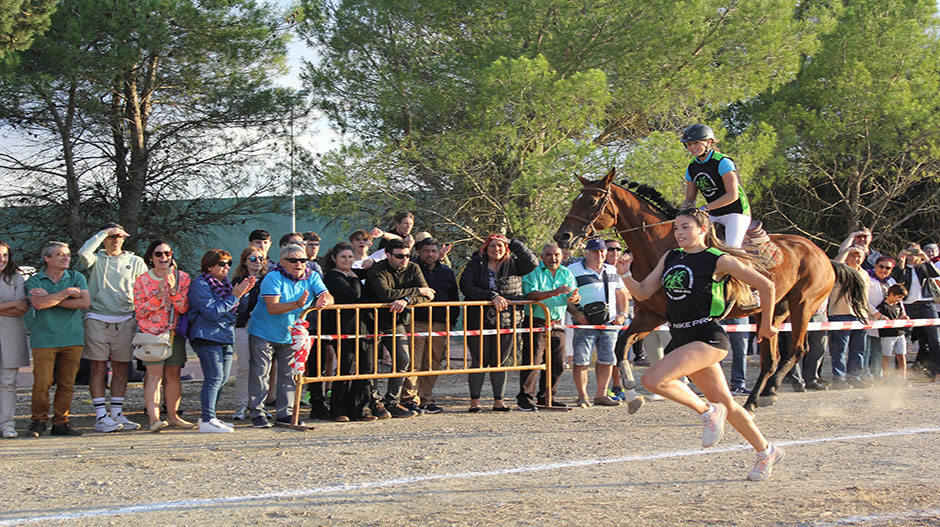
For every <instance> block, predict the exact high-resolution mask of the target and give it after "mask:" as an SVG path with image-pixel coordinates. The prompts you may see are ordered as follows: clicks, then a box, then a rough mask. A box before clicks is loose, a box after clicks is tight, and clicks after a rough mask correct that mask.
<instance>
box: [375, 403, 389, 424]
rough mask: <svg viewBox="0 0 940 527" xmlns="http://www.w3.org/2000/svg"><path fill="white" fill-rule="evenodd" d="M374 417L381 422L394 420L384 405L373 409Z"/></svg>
mask: <svg viewBox="0 0 940 527" xmlns="http://www.w3.org/2000/svg"><path fill="white" fill-rule="evenodd" d="M372 415H374V416H375V417H376V419H380V420H381V419H391V418H392V414H390V413H389V412H388V410H386V409H385V405H384V404H376V405H375V407H374V408H372Z"/></svg>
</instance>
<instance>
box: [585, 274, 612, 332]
mask: <svg viewBox="0 0 940 527" xmlns="http://www.w3.org/2000/svg"><path fill="white" fill-rule="evenodd" d="M601 279H602V280H603V281H604V301H603V302H591V303H590V304H585V305H584V307H582V308H581V312H582V313H584V318H586V319H587V321H588V323H589V324H591V325H593V326H604V325H606V324H607V322H608V321H609V320H610V310H609V309H607V299H608V298H610V292H609V290H608V289H607V270H606V269H604V272H603V273H602V274H601Z"/></svg>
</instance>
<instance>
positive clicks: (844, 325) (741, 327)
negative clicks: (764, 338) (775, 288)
mask: <svg viewBox="0 0 940 527" xmlns="http://www.w3.org/2000/svg"><path fill="white" fill-rule="evenodd" d="M920 326H940V318H919V319H908V320H900V319H899V320H875V321H873V322H810V323H809V324H807V327H806V330H807V331H840V330H841V331H845V330H849V329H883V328H912V327H920ZM560 327H565V328H572V329H618V330H619V329H627V328H628V327H630V326H629V325H627V326H592V325H566V326H560ZM722 327H723V328H725V331H727V332H728V333H735V332H737V333H756V332H757V324H726V325H722ZM777 330H778V331H792V330H793V326H792V325H791V324H790V323H786V324H781V325H780V326H778V327H777ZM653 331H669V326H668V325H666V324H663V325H662V326H659V327H658V328H656V329H654V330H653Z"/></svg>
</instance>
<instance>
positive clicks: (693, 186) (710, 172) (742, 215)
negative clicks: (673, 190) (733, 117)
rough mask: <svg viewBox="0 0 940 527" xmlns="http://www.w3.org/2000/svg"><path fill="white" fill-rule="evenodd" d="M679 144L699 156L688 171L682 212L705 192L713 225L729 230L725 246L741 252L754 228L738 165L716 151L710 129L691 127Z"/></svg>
mask: <svg viewBox="0 0 940 527" xmlns="http://www.w3.org/2000/svg"><path fill="white" fill-rule="evenodd" d="M679 141H680V142H682V144H684V145H685V148H686V149H687V150H688V151H689V153H690V154H692V155H693V156H695V159H693V160H692V161H691V162H690V163H689V167H688V168H687V169H686V171H685V182H686V186H685V201H684V202H683V204H682V206H681V207H680V208H681V209H684V208H687V207H691V206H693V205H695V198H696V195H697V194H698V191H701V192H702V196H703V197H704V198H705V202H706V203H705V206H703V207H702V209H703V210H705V211H706V212H708V219H709V221H711V222H713V223H720V224H722V225H724V226H725V245H726V246H728V247H733V248H740V247H741V243H742V242H743V241H744V234H745V233H746V232H747V228H748V226H749V225H750V224H751V207H750V205H748V202H747V196H745V195H744V189H743V188H742V187H741V178H740V177H739V176H738V171H737V167H735V164H734V161H732V160H731V158H730V157H728V156H726V155H724V154H722V153H720V152H718V151H716V150H715V132H714V131H712V129H711V128H710V127H709V126H707V125H704V124H693V125H692V126H689V127H688V128H686V129H685V131H684V132H682V139H680V140H679Z"/></svg>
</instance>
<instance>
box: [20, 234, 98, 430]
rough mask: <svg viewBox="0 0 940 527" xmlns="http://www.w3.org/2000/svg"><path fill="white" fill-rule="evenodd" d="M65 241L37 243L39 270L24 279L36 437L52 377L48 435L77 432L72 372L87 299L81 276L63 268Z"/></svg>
mask: <svg viewBox="0 0 940 527" xmlns="http://www.w3.org/2000/svg"><path fill="white" fill-rule="evenodd" d="M71 258H72V255H71V252H70V251H69V246H68V245H66V244H64V243H62V242H49V243H47V244H46V245H44V246H43V248H42V259H43V262H44V263H45V264H46V267H45V269H44V270H42V271H40V272H39V273H37V274H36V275H35V276H33V277H32V278H30V279H29V280H27V281H26V290H27V291H28V293H29V302H30V304H31V305H32V307H33V309H34V310H35V317H34V318H33V321H32V324H31V326H32V327H31V332H30V347H31V348H32V350H33V398H32V412H33V420H32V423H30V425H29V435H30V436H31V437H39V435H40V434H42V433H43V432H44V431H45V430H46V423H47V422H48V421H49V388H50V387H51V386H52V382H53V381H55V383H56V389H55V398H54V400H53V404H52V410H53V418H52V435H64V436H79V435H82V433H81V432H79V431H78V430H75V429H74V428H72V426H71V425H70V424H69V411H70V409H71V406H72V393H73V391H74V386H75V374H76V373H77V372H78V363H79V361H80V360H81V358H82V343H83V341H84V339H85V330H84V327H83V325H82V315H83V314H84V310H85V309H88V306H89V305H90V304H91V300H90V297H89V295H88V284H87V282H86V280H85V277H84V276H83V275H82V274H81V273H78V272H76V271H70V270H69V264H70V263H71Z"/></svg>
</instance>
